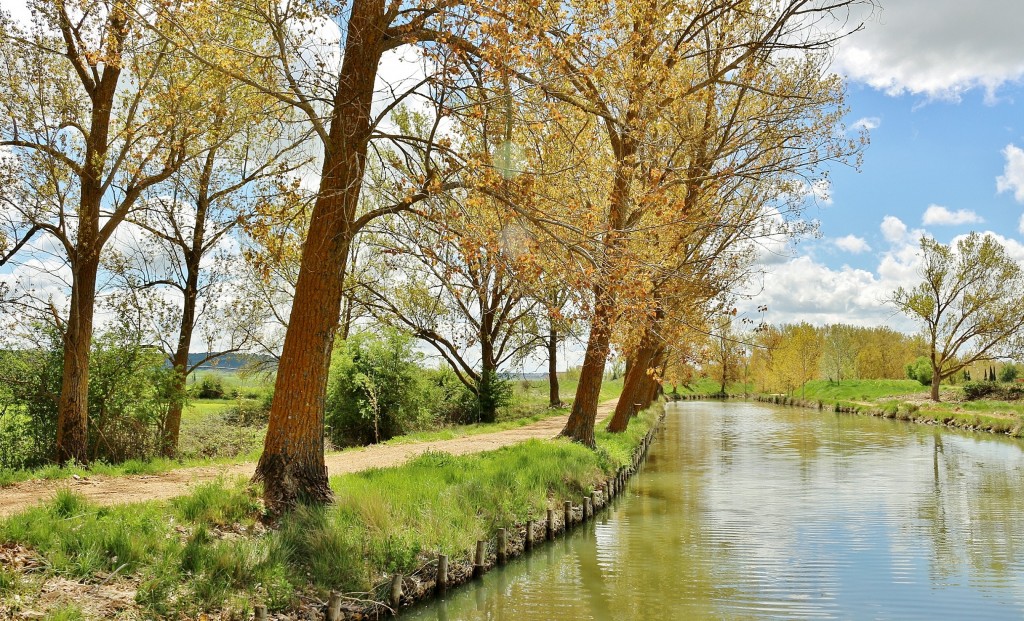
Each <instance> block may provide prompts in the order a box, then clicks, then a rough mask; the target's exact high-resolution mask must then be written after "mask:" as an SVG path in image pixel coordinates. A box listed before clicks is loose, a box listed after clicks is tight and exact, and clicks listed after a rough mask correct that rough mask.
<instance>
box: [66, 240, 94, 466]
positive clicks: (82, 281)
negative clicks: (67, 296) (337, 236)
mask: <svg viewBox="0 0 1024 621" xmlns="http://www.w3.org/2000/svg"><path fill="white" fill-rule="evenodd" d="M83 254H92V255H93V256H90V257H88V258H87V259H83V260H80V261H77V264H76V265H75V267H74V268H73V269H74V270H75V272H74V276H73V278H74V280H73V282H72V288H71V310H70V312H69V314H68V323H67V326H66V329H65V331H64V370H63V374H62V376H61V388H60V398H59V400H58V403H57V455H56V457H57V463H58V464H60V465H62V466H63V465H64V464H66V463H67V462H69V461H76V462H78V463H80V464H87V463H89V455H88V451H89V350H90V348H91V347H92V324H93V312H94V310H95V306H96V276H97V272H98V271H99V261H98V255H99V253H98V252H96V253H88V252H86V253H83Z"/></svg>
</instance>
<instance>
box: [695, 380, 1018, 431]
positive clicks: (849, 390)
mask: <svg viewBox="0 0 1024 621" xmlns="http://www.w3.org/2000/svg"><path fill="white" fill-rule="evenodd" d="M978 384H980V383H978ZM978 384H976V385H972V386H970V387H968V389H967V390H965V387H964V386H946V385H944V386H943V388H942V392H941V395H940V396H941V399H942V401H940V402H938V403H936V402H934V401H932V400H930V399H929V398H928V389H927V388H926V387H923V386H922V385H921V384H920V383H919V382H917V381H916V380H844V381H842V382H838V383H836V382H829V381H826V380H814V381H810V382H807V384H806V386H804V388H803V390H802V391H801V390H796V391H794V394H793V395H780V394H764V393H758V392H757V391H755V390H754V387H753V386H746V387H744V386H743V385H742V384H735V385H730V386H729V387H728V393H729V395H730V396H733V397H739V398H742V396H743V394H744V392H746V393H748V394H749V395H751V397H752V398H754V399H756V400H758V401H763V402H767V403H776V404H779V405H794V406H800V407H809V408H816V409H820V410H828V411H831V412H841V413H847V414H865V415H870V416H878V417H882V418H892V419H897V420H903V421H910V422H916V423H922V424H928V425H945V426H948V427H954V428H957V429H966V430H971V431H983V432H989V433H998V434H1004V435H1010V436H1014V437H1024V399H1020V398H1019V397H1020V395H1019V394H1018V391H1017V390H1016V389H1014V388H1013V387H1014V385H1013V384H1005V385H1002V386H1000V385H999V384H996V383H994V382H993V383H991V384H992V385H991V386H988V388H989V389H990V390H989V391H988V392H986V393H985V394H982V395H981V396H980V397H978V396H976V395H977V393H978V389H977V388H976V387H975V386H977V385H978ZM744 388H746V390H744ZM718 389H719V386H718V385H717V384H716V385H713V386H712V385H710V384H706V383H705V384H697V385H695V386H694V390H692V391H689V392H683V397H684V398H701V397H705V396H706V397H715V396H716V395H715V394H714V393H716V392H718Z"/></svg>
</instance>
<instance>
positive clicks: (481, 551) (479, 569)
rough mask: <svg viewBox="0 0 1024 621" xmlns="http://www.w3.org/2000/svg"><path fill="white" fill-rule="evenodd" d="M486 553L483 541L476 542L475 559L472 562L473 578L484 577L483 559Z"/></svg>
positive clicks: (485, 545) (485, 543)
mask: <svg viewBox="0 0 1024 621" xmlns="http://www.w3.org/2000/svg"><path fill="white" fill-rule="evenodd" d="M486 552H487V542H486V541H484V540H483V539H481V540H479V541H477V542H476V558H475V559H474V561H473V577H474V578H479V577H480V576H482V575H484V559H485V558H486V557H485V553H486Z"/></svg>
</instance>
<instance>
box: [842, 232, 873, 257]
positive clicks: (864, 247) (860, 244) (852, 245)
mask: <svg viewBox="0 0 1024 621" xmlns="http://www.w3.org/2000/svg"><path fill="white" fill-rule="evenodd" d="M833 243H835V245H836V247H837V248H839V249H840V250H845V251H846V252H851V253H853V254H860V253H862V252H868V251H869V250H871V246H869V245H868V242H867V241H865V239H864V238H863V237H857V236H856V235H847V236H846V237H840V238H838V239H836V240H835V241H834V242H833Z"/></svg>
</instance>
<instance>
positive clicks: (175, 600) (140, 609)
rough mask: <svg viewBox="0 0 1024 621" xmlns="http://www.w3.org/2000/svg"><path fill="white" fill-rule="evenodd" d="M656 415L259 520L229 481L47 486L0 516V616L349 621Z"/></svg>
mask: <svg viewBox="0 0 1024 621" xmlns="http://www.w3.org/2000/svg"><path fill="white" fill-rule="evenodd" d="M657 417H658V412H654V411H651V412H644V413H642V414H641V415H640V416H639V417H637V418H635V419H634V420H633V421H632V422H631V424H630V427H629V429H628V430H627V431H626V432H625V433H622V434H608V433H605V432H603V431H599V432H598V433H597V443H598V448H597V450H596V451H595V450H590V449H587V448H585V447H583V446H580V445H577V444H574V443H572V442H569V441H566V440H548V441H537V440H530V441H527V442H524V443H522V444H518V445H515V446H510V447H506V448H503V449H499V450H496V451H491V452H488V453H479V454H474V455H465V456H452V455H449V454H446V453H428V454H425V455H423V456H421V457H419V458H417V459H415V460H413V461H411V462H409V463H407V464H405V465H403V466H399V467H394V468H382V469H373V470H368V471H364V472H359V473H355V474H347V475H342V476H337V477H332V478H331V486H332V489H333V490H334V494H335V503H334V504H333V505H330V506H328V507H321V508H303V509H299V510H297V511H295V512H293V513H292V514H290V515H288V516H287V517H286V518H284V519H283V520H282V522H281V523H280V524H279V525H277V527H275V528H273V529H269V530H268V529H266V528H265V527H264V526H263V525H262V524H261V522H260V518H261V517H262V507H261V505H260V503H259V501H258V498H259V497H260V490H258V489H253V488H251V487H247V486H246V484H245V482H244V481H221V482H217V483H213V484H206V485H201V486H199V487H197V488H196V489H194V491H192V493H190V494H189V495H187V496H183V497H180V498H177V499H175V500H173V501H170V502H144V503H138V504H132V505H123V506H117V507H105V508H104V507H97V506H93V505H90V504H88V503H86V502H84V501H83V500H82V499H81V498H80V497H78V496H76V495H74V494H72V493H70V492H60V493H59V494H58V495H57V496H56V498H55V499H53V500H52V501H51V502H49V503H48V504H46V505H45V506H41V507H38V508H35V509H32V510H30V511H27V512H25V513H22V514H19V515H16V516H14V517H11V518H9V519H6V520H4V521H2V522H0V561H2V562H0V617H3V616H9V617H14V618H17V617H18V616H19V615H21V616H25V615H26V614H27V615H28V617H27V618H44V619H65V620H71V619H106V618H118V619H149V618H221V619H245V618H251V617H252V615H253V614H254V611H255V609H256V606H260V607H262V606H265V607H266V608H268V609H269V610H270V611H271V617H273V615H274V613H275V612H284V611H287V612H289V613H290V614H292V615H296V616H297V617H298V618H317V619H320V618H324V617H323V615H324V610H325V607H326V604H327V601H328V599H329V594H330V593H331V592H333V591H337V592H340V593H344V594H345V595H344V597H343V598H342V602H343V609H344V610H346V611H348V615H349V616H350V617H352V618H360V617H361V615H364V614H366V613H367V612H372V611H379V610H383V608H381V607H380V606H379V605H378V604H375V602H388V601H389V599H390V592H391V581H392V577H393V575H394V574H401V575H402V576H404V578H403V580H402V584H403V587H404V590H405V593H406V600H408V599H411V598H415V597H416V595H417V594H426V593H427V592H428V591H429V590H431V589H429V584H428V583H429V579H428V578H427V576H428V574H429V572H430V570H431V568H435V570H436V560H437V558H438V554H444V555H447V556H448V557H450V558H451V559H453V568H452V576H453V577H452V578H450V580H451V581H452V582H458V580H459V576H460V575H463V574H465V573H466V569H465V568H466V567H467V564H468V563H469V561H470V559H471V556H470V554H471V552H472V551H473V550H474V548H475V547H476V544H477V542H478V541H480V540H485V541H492V542H493V540H494V537H495V535H496V533H497V532H498V530H499V529H507V531H506V532H512V533H521V532H522V528H521V527H522V525H524V524H525V523H526V522H527V521H528V520H536V521H539V522H543V521H544V520H545V519H546V516H547V513H548V509H555V514H556V515H558V516H561V515H562V510H563V503H564V502H565V501H570V502H573V503H574V504H575V505H577V506H578V505H581V504H583V499H584V498H585V497H587V498H589V497H590V494H591V492H593V491H595V489H597V487H598V486H599V485H601V484H602V483H604V482H605V481H606V480H607V479H608V478H609V477H612V476H615V475H616V474H617V473H618V472H620V471H621V469H622V468H628V467H630V466H631V465H632V464H633V460H634V455H635V453H636V451H637V449H638V447H642V446H643V444H644V442H645V438H647V437H648V434H649V432H650V430H651V429H652V427H653V426H654V425H655V424H656V422H657V419H658V418H657ZM576 511H577V513H578V512H579V509H578V508H577V509H576ZM514 538H515V537H514V536H513V539H514ZM492 546H493V543H492ZM493 553H494V550H493V549H492V550H491V556H493V555H494V554H493ZM460 572H461V574H460ZM403 601H405V600H403ZM291 618H295V617H291Z"/></svg>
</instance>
